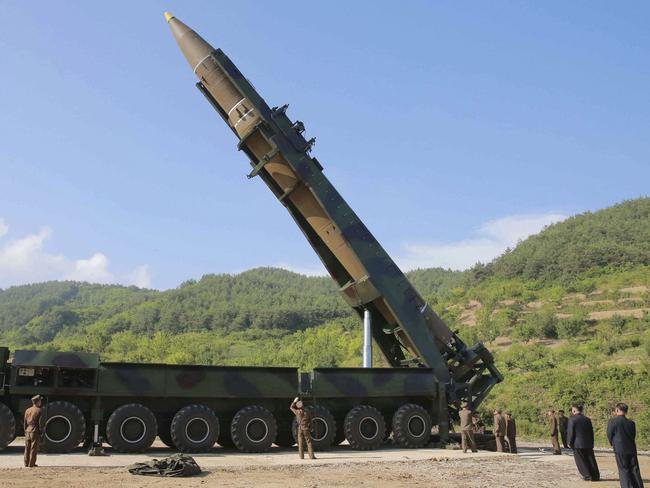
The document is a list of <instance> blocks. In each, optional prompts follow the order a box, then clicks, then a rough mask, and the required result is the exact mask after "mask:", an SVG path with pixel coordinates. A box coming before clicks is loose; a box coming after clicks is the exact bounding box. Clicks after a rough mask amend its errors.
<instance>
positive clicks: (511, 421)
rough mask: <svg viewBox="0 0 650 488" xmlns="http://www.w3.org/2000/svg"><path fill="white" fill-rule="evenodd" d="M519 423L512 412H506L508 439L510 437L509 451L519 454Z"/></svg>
mask: <svg viewBox="0 0 650 488" xmlns="http://www.w3.org/2000/svg"><path fill="white" fill-rule="evenodd" d="M516 438H517V423H516V422H515V418H514V417H513V416H512V413H511V412H506V439H508V452H510V453H512V454H517V439H516Z"/></svg>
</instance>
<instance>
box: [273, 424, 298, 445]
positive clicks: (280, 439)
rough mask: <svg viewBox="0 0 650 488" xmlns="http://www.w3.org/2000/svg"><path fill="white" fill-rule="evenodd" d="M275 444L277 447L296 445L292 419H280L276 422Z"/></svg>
mask: <svg viewBox="0 0 650 488" xmlns="http://www.w3.org/2000/svg"><path fill="white" fill-rule="evenodd" d="M275 445H276V446H278V447H293V446H295V445H296V438H295V436H294V432H293V421H292V420H290V419H281V420H280V421H279V422H278V433H277V434H276V436H275Z"/></svg>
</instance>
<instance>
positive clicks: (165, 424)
mask: <svg viewBox="0 0 650 488" xmlns="http://www.w3.org/2000/svg"><path fill="white" fill-rule="evenodd" d="M157 422H158V438H159V439H160V442H162V443H163V444H165V445H166V446H167V447H169V448H171V449H174V450H175V449H176V446H175V445H174V441H173V440H172V434H171V432H170V430H171V427H172V421H171V419H169V418H158V419H157Z"/></svg>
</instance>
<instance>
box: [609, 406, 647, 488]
mask: <svg viewBox="0 0 650 488" xmlns="http://www.w3.org/2000/svg"><path fill="white" fill-rule="evenodd" d="M627 410H628V408H627V405H626V404H625V403H617V404H616V409H615V410H614V417H612V418H611V419H609V423H608V424H607V439H609V443H610V444H611V445H612V447H613V448H614V456H616V465H617V466H618V479H619V480H620V482H621V488H643V479H642V478H641V471H640V470H639V459H638V458H637V454H636V424H635V423H634V422H633V421H632V420H630V419H628V418H627Z"/></svg>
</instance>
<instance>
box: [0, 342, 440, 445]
mask: <svg viewBox="0 0 650 488" xmlns="http://www.w3.org/2000/svg"><path fill="white" fill-rule="evenodd" d="M8 359H9V351H8V350H7V349H6V348H0V360H1V361H2V362H1V363H0V380H2V383H3V384H2V395H1V396H0V448H4V447H6V445H7V444H9V443H10V442H11V441H12V440H13V439H14V438H15V436H16V435H20V434H21V433H22V425H21V421H20V419H21V417H22V414H23V413H24V411H25V410H26V409H27V407H28V406H29V405H30V404H31V398H32V396H34V395H41V396H43V397H44V399H45V405H46V407H45V409H46V410H45V411H46V418H47V424H46V432H45V440H44V448H45V450H47V451H50V452H67V451H70V450H72V449H75V448H76V447H78V446H79V445H80V444H82V443H91V442H93V441H95V442H97V441H98V439H99V437H101V438H103V439H106V440H107V441H108V443H109V444H111V446H113V447H114V448H115V449H117V450H119V451H124V452H139V451H143V450H146V449H147V448H148V447H150V446H151V444H152V443H153V441H154V440H155V438H156V436H158V437H159V438H160V439H161V440H162V442H164V443H165V444H167V445H169V446H170V447H174V448H177V449H179V450H183V451H188V452H202V451H209V450H210V449H212V448H213V446H214V445H215V444H216V443H218V444H220V445H222V446H223V447H236V448H238V449H240V450H242V451H247V452H262V451H266V450H268V449H269V448H270V447H271V445H272V444H273V443H275V444H277V445H280V446H290V445H293V443H294V436H295V432H294V429H295V426H293V425H292V421H293V416H292V414H291V412H290V411H289V404H290V403H291V401H292V400H293V398H294V397H296V396H300V397H301V398H303V400H304V401H305V403H306V404H307V405H308V408H310V409H312V411H313V418H314V420H313V434H314V438H315V444H316V447H317V448H319V449H325V448H328V447H330V446H332V445H334V444H336V443H340V442H342V441H343V440H344V439H346V438H347V439H348V441H349V442H350V444H351V445H353V447H356V448H359V449H372V448H376V447H379V446H380V445H381V443H382V442H383V441H384V440H385V439H386V437H387V436H388V435H390V433H391V432H392V431H394V432H393V435H394V436H395V439H396V442H398V443H399V444H401V445H404V446H405V447H418V446H423V445H425V444H427V443H428V442H429V439H430V434H431V427H432V423H433V422H434V421H436V423H437V420H438V417H439V415H438V413H439V412H441V411H442V412H445V418H446V400H445V398H444V390H441V388H440V387H439V384H438V383H437V381H435V379H433V378H434V377H433V375H432V371H431V370H429V369H427V368H422V369H418V370H409V369H392V368H368V369H362V368H341V369H334V368H332V369H329V368H324V369H316V370H314V371H313V372H312V373H303V374H301V373H300V372H299V371H298V369H297V368H270V367H238V366H237V367H233V366H195V365H168V364H136V363H110V362H109V363H105V362H101V361H100V360H99V356H98V355H96V354H90V353H80V352H74V353H73V352H56V351H16V352H15V354H14V357H13V360H12V361H11V362H10V361H8ZM405 411H406V412H405ZM398 412H400V413H399V415H398ZM404 415H406V417H407V418H406V420H404V419H403V418H402V417H404ZM396 417H397V419H398V420H397V421H398V424H399V425H398V424H395V420H394V419H395V418H396Z"/></svg>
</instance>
